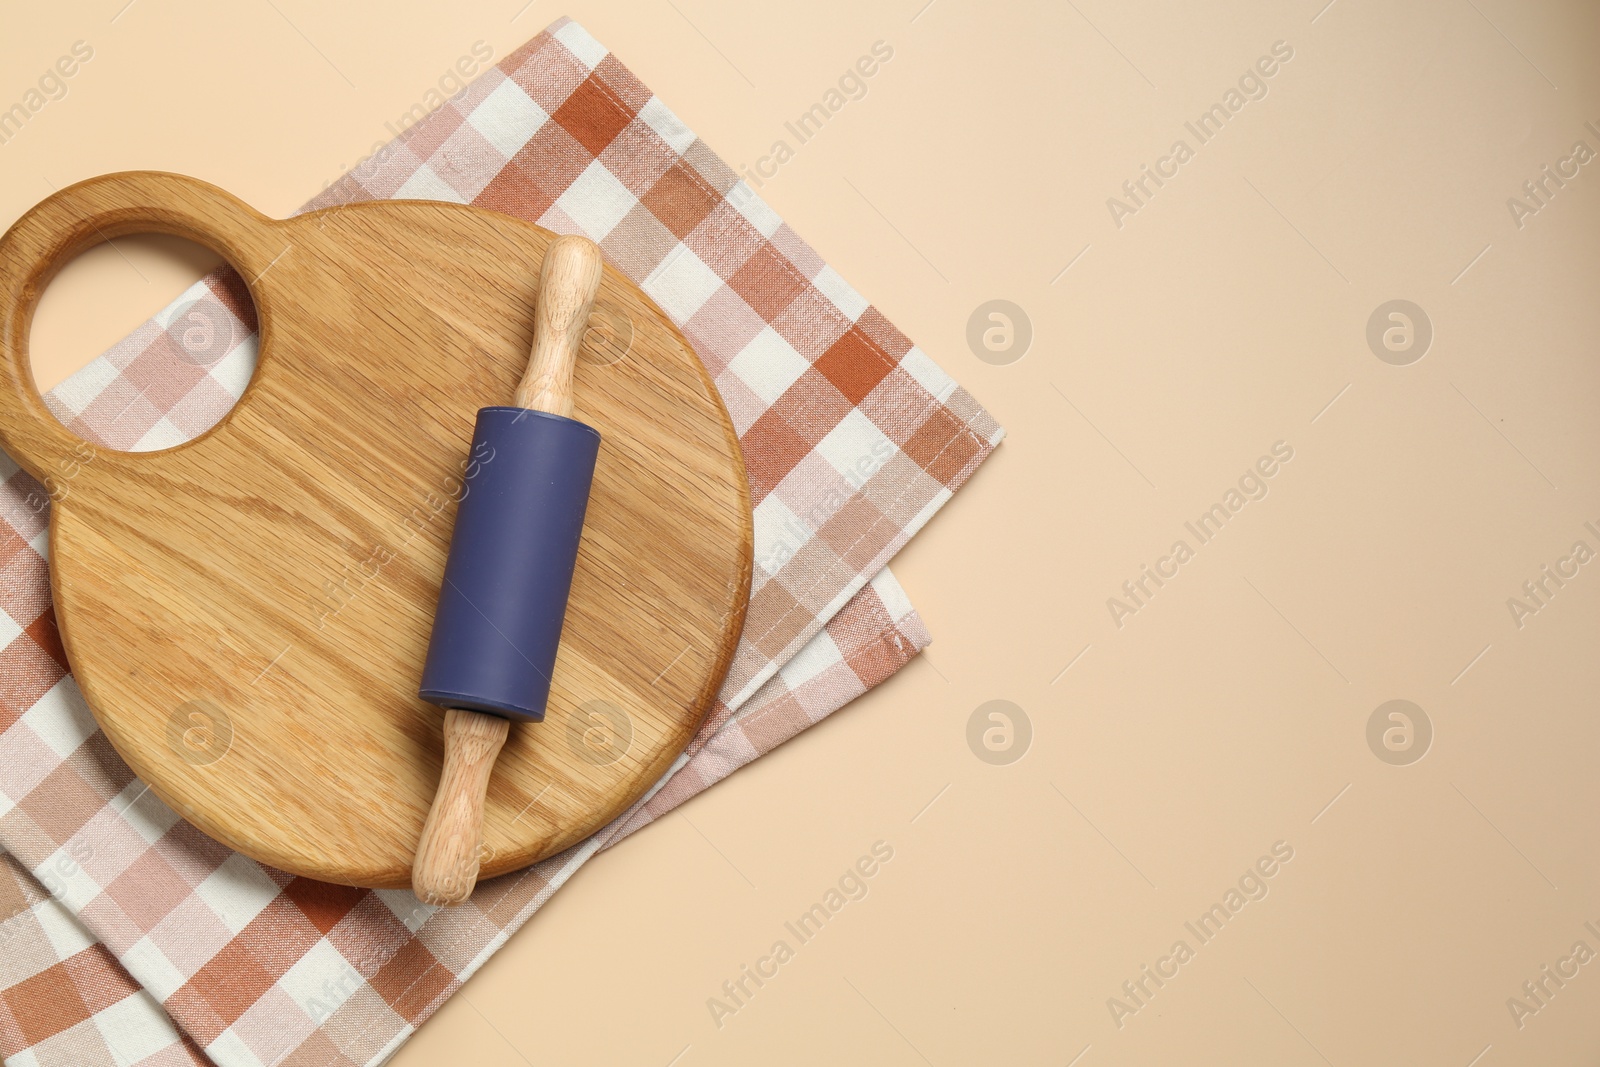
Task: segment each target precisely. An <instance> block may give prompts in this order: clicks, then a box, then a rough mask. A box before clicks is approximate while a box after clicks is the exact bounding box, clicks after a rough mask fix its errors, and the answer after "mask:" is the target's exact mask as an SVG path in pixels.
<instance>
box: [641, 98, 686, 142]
mask: <svg viewBox="0 0 1600 1067" xmlns="http://www.w3.org/2000/svg"><path fill="white" fill-rule="evenodd" d="M639 121H640V122H643V123H644V124H645V125H646V126H648V127H650V128H651V129H652V130H654V131H655V132H656V136H657V137H660V138H661V139H662V140H663V141H665V142H667V147H669V148H671V149H672V150H673V151H674V152H676V153H678V155H680V156H681V155H683V154H684V153H685V152H687V151H688V150H689V146H690V145H692V144H694V142H695V135H694V131H693V130H691V129H690V128H689V127H687V126H685V125H684V124H683V120H682V119H680V118H679V117H678V116H677V115H675V114H673V111H672V109H671V108H669V107H668V106H667V105H666V104H663V103H662V102H661V98H660V97H659V96H652V97H651V98H650V99H649V100H647V101H645V105H644V107H642V108H640V109H639Z"/></svg>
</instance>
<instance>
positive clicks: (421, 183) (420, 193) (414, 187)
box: [394, 163, 467, 204]
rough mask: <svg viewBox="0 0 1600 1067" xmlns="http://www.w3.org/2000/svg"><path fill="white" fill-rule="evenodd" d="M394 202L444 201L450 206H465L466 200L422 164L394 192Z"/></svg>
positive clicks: (428, 167) (453, 187)
mask: <svg viewBox="0 0 1600 1067" xmlns="http://www.w3.org/2000/svg"><path fill="white" fill-rule="evenodd" d="M394 198H395V199H396V200H444V201H448V202H449V203H452V204H465V203H466V202H467V198H466V197H464V196H462V195H461V194H460V193H458V192H456V189H455V186H453V185H451V184H450V183H449V182H447V181H445V180H444V179H443V178H441V177H439V175H438V174H437V173H435V172H434V169H433V168H432V167H430V166H428V165H427V164H426V163H424V164H423V165H422V166H420V167H418V168H417V172H416V173H415V174H413V175H411V177H409V178H407V179H406V181H405V184H404V185H402V186H400V188H399V189H397V190H396V191H395V194H394Z"/></svg>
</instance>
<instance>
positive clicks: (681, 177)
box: [640, 162, 722, 238]
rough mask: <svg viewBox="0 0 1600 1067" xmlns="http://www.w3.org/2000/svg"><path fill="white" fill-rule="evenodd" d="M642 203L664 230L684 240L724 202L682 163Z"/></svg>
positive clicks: (669, 170)
mask: <svg viewBox="0 0 1600 1067" xmlns="http://www.w3.org/2000/svg"><path fill="white" fill-rule="evenodd" d="M640 201H641V202H642V203H643V204H644V206H645V207H647V208H649V209H650V210H651V212H653V213H654V214H655V217H656V218H658V219H660V220H661V223H662V225H663V226H665V227H666V228H667V229H669V230H671V231H672V232H673V234H674V235H675V236H677V237H680V238H682V237H685V236H687V235H688V233H689V231H690V230H693V229H694V228H695V227H696V226H698V225H700V223H701V222H702V221H703V220H704V219H705V217H706V216H707V215H709V214H711V209H712V208H714V207H716V206H717V204H719V203H721V201H722V198H721V197H720V196H719V195H718V193H717V191H716V190H715V189H713V188H711V186H710V185H708V184H706V181H705V179H704V178H702V177H700V175H699V174H698V173H696V172H695V170H694V168H692V167H690V166H688V165H687V164H685V163H681V162H680V163H674V164H673V165H672V166H671V167H669V168H667V170H666V172H665V173H664V174H662V175H661V177H660V178H658V179H657V180H656V183H655V184H654V185H652V186H651V187H650V189H649V191H648V192H646V193H645V194H644V196H642V197H640Z"/></svg>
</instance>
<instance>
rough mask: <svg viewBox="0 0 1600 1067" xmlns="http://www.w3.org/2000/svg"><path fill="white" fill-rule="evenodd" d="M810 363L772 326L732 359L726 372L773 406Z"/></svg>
mask: <svg viewBox="0 0 1600 1067" xmlns="http://www.w3.org/2000/svg"><path fill="white" fill-rule="evenodd" d="M809 366H810V364H809V363H807V362H806V358H805V357H804V356H802V355H801V354H800V353H799V352H796V351H795V349H794V346H793V345H791V344H790V343H789V342H788V341H785V340H784V339H783V335H781V334H780V333H778V331H777V330H774V329H773V328H772V327H771V326H768V327H765V328H764V329H762V331H761V332H760V333H758V334H756V335H755V337H753V338H751V340H750V343H749V344H747V345H745V346H744V349H743V350H742V351H741V352H740V353H739V354H738V355H737V356H734V357H733V360H732V362H730V363H729V364H728V370H727V372H726V373H731V374H736V375H738V377H739V380H740V381H742V382H744V384H745V385H747V386H749V388H750V391H751V392H752V393H754V394H756V396H759V397H760V398H761V399H762V400H764V401H766V402H767V404H768V405H769V406H770V405H771V404H772V403H774V402H775V401H776V400H777V399H778V398H779V397H780V396H782V395H783V394H784V392H785V391H786V390H788V388H789V386H791V385H793V384H794V383H795V381H796V380H797V379H799V377H800V375H802V374H804V373H805V372H806V368H807V367H809Z"/></svg>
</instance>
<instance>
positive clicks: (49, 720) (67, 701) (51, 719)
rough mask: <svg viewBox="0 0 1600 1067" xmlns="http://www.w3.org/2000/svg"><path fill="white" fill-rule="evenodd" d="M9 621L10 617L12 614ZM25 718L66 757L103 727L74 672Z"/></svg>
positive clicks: (40, 737)
mask: <svg viewBox="0 0 1600 1067" xmlns="http://www.w3.org/2000/svg"><path fill="white" fill-rule="evenodd" d="M6 621H8V622H9V621H10V620H9V617H6ZM22 721H23V722H25V723H27V724H28V728H29V729H31V730H32V731H33V732H34V733H35V734H36V735H38V737H39V740H41V741H43V742H44V743H45V744H47V745H49V746H50V748H51V749H52V750H53V751H54V752H55V754H56V755H57V756H59V757H61V758H62V759H66V758H67V757H68V756H70V755H72V754H73V753H74V752H76V751H78V746H79V745H81V744H83V743H84V741H86V740H88V738H89V737H90V736H91V735H92V734H94V733H95V731H97V730H99V729H100V727H99V726H97V725H96V724H95V721H94V715H93V714H92V713H91V712H90V711H89V705H88V704H85V703H84V701H83V694H82V693H81V692H79V691H78V683H77V682H75V681H73V680H72V676H71V675H68V676H67V677H65V678H63V679H61V681H59V682H57V683H56V684H55V685H53V686H51V687H50V689H49V691H48V692H46V693H45V695H44V696H42V697H40V698H39V699H38V701H37V702H35V703H34V705H33V707H31V708H29V709H28V710H27V711H25V712H23V714H22Z"/></svg>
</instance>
